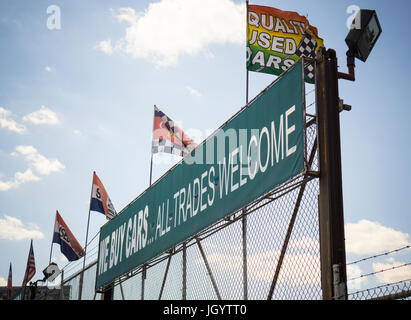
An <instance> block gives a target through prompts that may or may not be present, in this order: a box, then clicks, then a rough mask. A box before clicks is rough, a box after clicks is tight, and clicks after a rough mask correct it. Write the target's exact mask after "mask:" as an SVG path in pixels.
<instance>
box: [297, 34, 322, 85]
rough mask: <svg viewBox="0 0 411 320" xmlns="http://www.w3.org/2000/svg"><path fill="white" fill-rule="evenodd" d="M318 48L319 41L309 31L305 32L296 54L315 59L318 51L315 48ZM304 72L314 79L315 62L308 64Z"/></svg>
mask: <svg viewBox="0 0 411 320" xmlns="http://www.w3.org/2000/svg"><path fill="white" fill-rule="evenodd" d="M316 48H317V41H315V39H313V37H312V36H311V35H309V34H308V33H307V32H305V33H304V36H303V38H302V39H301V41H300V44H299V45H298V47H297V50H296V52H295V54H296V55H297V56H299V57H307V58H312V59H315V57H316V55H317V53H316V51H315V49H316ZM304 74H305V76H306V77H307V78H309V79H310V80H311V81H314V78H315V73H314V66H313V64H312V63H311V64H309V65H306V66H305V68H304Z"/></svg>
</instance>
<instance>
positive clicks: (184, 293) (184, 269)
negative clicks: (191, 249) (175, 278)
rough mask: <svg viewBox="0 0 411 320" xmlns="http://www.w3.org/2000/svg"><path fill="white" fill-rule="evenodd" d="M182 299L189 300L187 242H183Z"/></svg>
mask: <svg viewBox="0 0 411 320" xmlns="http://www.w3.org/2000/svg"><path fill="white" fill-rule="evenodd" d="M181 298H182V300H187V247H186V243H185V242H183V290H182V297H181Z"/></svg>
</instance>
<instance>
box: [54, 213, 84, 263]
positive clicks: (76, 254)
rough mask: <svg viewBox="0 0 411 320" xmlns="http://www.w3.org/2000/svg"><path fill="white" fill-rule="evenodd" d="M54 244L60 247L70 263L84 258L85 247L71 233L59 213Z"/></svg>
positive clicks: (55, 224)
mask: <svg viewBox="0 0 411 320" xmlns="http://www.w3.org/2000/svg"><path fill="white" fill-rule="evenodd" d="M52 243H57V244H59V245H60V251H61V253H62V254H64V255H65V257H66V258H67V260H68V261H75V260H78V259H80V258H81V257H82V256H84V249H83V247H82V246H81V245H80V243H79V242H78V241H77V239H76V238H75V237H74V235H73V234H72V233H71V231H70V229H69V228H68V227H67V225H66V223H65V222H64V220H63V218H62V217H61V216H60V214H59V212H58V211H56V221H55V223H54V234H53V242H52Z"/></svg>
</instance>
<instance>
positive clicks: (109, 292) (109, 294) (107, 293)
mask: <svg viewBox="0 0 411 320" xmlns="http://www.w3.org/2000/svg"><path fill="white" fill-rule="evenodd" d="M113 293H114V287H113V284H110V285H109V286H108V287H107V288H106V289H105V290H104V293H103V300H113Z"/></svg>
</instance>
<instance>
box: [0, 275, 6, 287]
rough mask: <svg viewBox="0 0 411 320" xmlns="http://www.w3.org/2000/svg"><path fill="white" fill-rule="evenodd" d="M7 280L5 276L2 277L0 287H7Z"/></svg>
mask: <svg viewBox="0 0 411 320" xmlns="http://www.w3.org/2000/svg"><path fill="white" fill-rule="evenodd" d="M6 286H7V281H6V279H4V278H3V277H0V287H6Z"/></svg>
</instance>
